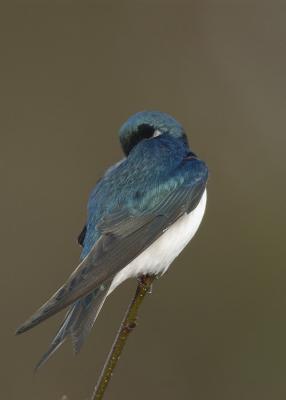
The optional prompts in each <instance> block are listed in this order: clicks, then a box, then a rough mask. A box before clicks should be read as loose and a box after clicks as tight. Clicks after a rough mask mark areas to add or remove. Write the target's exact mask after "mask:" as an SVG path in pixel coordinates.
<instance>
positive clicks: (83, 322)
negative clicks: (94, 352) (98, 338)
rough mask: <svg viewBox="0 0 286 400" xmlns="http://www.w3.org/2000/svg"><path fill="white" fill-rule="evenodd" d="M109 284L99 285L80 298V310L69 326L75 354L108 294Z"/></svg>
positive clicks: (88, 332)
mask: <svg viewBox="0 0 286 400" xmlns="http://www.w3.org/2000/svg"><path fill="white" fill-rule="evenodd" d="M110 284H111V282H109V283H108V284H105V285H101V286H100V287H99V288H98V289H97V290H96V291H95V292H93V293H91V294H90V295H88V296H86V297H85V298H84V299H83V300H81V303H82V309H81V312H80V314H79V316H78V318H77V319H76V320H75V321H74V324H73V326H72V328H71V338H72V344H73V349H74V352H75V354H77V353H79V351H80V349H81V347H82V345H83V343H84V342H85V340H86V338H87V336H88V335H89V334H90V331H91V329H92V327H93V324H94V322H95V320H96V318H97V316H98V314H99V313H100V310H101V308H102V306H103V304H104V301H105V299H106V297H107V295H108V290H109V288H110Z"/></svg>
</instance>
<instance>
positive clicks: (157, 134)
mask: <svg viewBox="0 0 286 400" xmlns="http://www.w3.org/2000/svg"><path fill="white" fill-rule="evenodd" d="M160 135H162V132H161V131H159V129H156V130H155V132H154V133H153V138H154V137H157V136H160Z"/></svg>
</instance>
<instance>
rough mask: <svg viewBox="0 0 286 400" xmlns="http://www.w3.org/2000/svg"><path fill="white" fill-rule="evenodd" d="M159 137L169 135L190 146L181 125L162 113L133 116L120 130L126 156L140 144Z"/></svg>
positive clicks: (146, 112) (145, 112)
mask: <svg viewBox="0 0 286 400" xmlns="http://www.w3.org/2000/svg"><path fill="white" fill-rule="evenodd" d="M159 135H169V136H171V137H173V138H175V139H178V140H182V141H183V142H184V143H185V144H186V145H188V140H187V136H186V133H185V131H184V129H183V127H182V125H181V124H179V122H178V121H176V120H175V118H173V117H171V115H169V114H166V113H163V112H160V111H142V112H138V113H136V114H134V115H132V116H131V117H130V118H129V119H128V120H127V121H126V122H125V123H124V124H123V125H122V127H121V128H120V130H119V137H120V142H121V145H122V148H123V151H124V153H125V154H126V155H128V154H129V153H130V151H131V150H132V149H133V147H135V146H136V145H137V144H138V143H139V142H141V141H142V140H144V139H150V138H152V137H156V136H159Z"/></svg>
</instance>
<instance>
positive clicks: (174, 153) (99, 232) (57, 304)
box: [18, 112, 208, 365]
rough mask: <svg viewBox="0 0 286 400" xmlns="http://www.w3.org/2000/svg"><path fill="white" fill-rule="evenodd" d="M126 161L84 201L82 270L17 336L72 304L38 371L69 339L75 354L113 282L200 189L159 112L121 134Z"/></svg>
mask: <svg viewBox="0 0 286 400" xmlns="http://www.w3.org/2000/svg"><path fill="white" fill-rule="evenodd" d="M120 141H121V145H122V148H123V150H124V152H125V154H126V158H125V159H123V160H122V161H121V162H120V163H118V164H116V165H115V166H113V167H111V168H110V169H109V170H108V171H107V172H106V173H105V175H104V176H103V177H102V179H101V180H100V181H99V182H98V183H97V185H96V187H95V188H94V190H93V191H92V193H91V195H90V199H89V202H88V216H87V223H86V226H85V227H84V229H83V231H82V233H81V235H80V238H79V242H80V243H81V244H82V246H83V250H82V254H81V260H82V262H81V264H80V266H79V267H78V268H77V269H76V271H75V272H74V273H73V274H72V275H71V276H70V278H69V279H68V280H67V282H66V283H65V284H64V285H63V286H62V287H61V288H60V289H59V290H58V291H57V293H56V294H55V295H54V296H52V297H51V299H50V300H49V301H48V302H47V303H45V304H44V306H42V307H41V308H40V309H39V310H38V311H37V312H36V313H35V314H34V315H33V316H32V317H31V318H30V319H29V320H28V321H26V322H25V323H24V324H23V325H22V326H21V327H20V328H19V329H18V333H22V332H24V331H26V330H28V329H30V328H32V327H33V326H35V325H37V324H38V323H40V322H41V321H43V320H45V319H46V318H48V317H50V316H51V315H53V314H55V313H56V312H58V311H60V310H61V309H63V308H65V307H67V306H69V305H70V309H69V312H68V313H67V315H66V318H65V320H64V322H63V324H62V326H61V327H60V329H59V331H58V333H57V335H56V337H55V339H54V341H53V342H52V344H51V347H50V349H49V351H48V352H47V353H46V354H45V355H44V357H43V359H42V360H41V362H40V363H39V365H41V364H42V363H43V362H45V361H46V360H47V359H48V358H49V356H50V355H51V354H52V353H53V352H54V351H55V350H56V349H57V348H58V347H59V345H60V344H61V343H63V341H64V340H65V339H66V337H67V336H71V337H72V339H73V343H74V348H75V350H76V351H78V350H79V349H80V347H81V345H82V343H83V341H84V339H85V338H86V336H87V334H88V333H89V331H90V329H91V327H92V325H93V323H94V321H95V319H96V316H97V314H98V312H99V310H100V308H101V305H102V303H103V301H104V299H105V297H106V295H107V293H108V290H109V287H110V285H111V282H112V280H113V278H114V276H115V275H116V274H117V273H118V272H119V271H120V270H122V268H124V267H125V266H126V265H127V264H129V263H130V262H131V261H132V260H134V259H135V258H136V257H137V256H138V255H139V254H140V253H142V251H144V250H145V249H146V248H148V246H150V245H151V244H152V243H153V242H154V241H155V240H156V239H157V238H159V237H160V236H161V235H162V233H163V232H164V231H165V230H166V229H167V228H168V227H169V226H170V225H172V224H173V223H174V222H175V221H176V220H177V219H178V218H180V217H181V216H182V215H183V214H184V213H189V212H191V211H192V210H193V209H194V208H195V207H196V206H197V204H198V203H199V201H200V199H201V196H202V194H203V192H204V190H205V186H206V182H207V176H208V171H207V167H206V165H205V163H204V162H203V161H201V160H199V159H198V158H197V157H196V155H195V154H194V153H193V152H192V151H191V150H190V149H189V146H188V142H187V138H186V134H185V132H184V130H183V128H182V126H181V125H180V124H179V123H178V122H177V121H176V120H175V119H174V118H172V117H171V116H169V115H168V114H165V113H160V112H142V113H138V114H135V115H134V116H133V117H131V118H130V119H129V120H128V121H127V122H126V123H125V124H124V125H123V126H122V128H121V129H120Z"/></svg>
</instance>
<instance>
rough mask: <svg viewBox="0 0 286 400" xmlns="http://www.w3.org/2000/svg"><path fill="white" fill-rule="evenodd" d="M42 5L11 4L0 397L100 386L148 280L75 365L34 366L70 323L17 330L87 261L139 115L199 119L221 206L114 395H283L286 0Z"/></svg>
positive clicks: (109, 307)
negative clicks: (99, 206) (83, 256)
mask: <svg viewBox="0 0 286 400" xmlns="http://www.w3.org/2000/svg"><path fill="white" fill-rule="evenodd" d="M38 3H39V4H38V5H35V4H36V2H35V3H34V5H33V4H32V3H29V2H27V1H26V2H25V1H22V2H18V5H16V4H15V5H14V6H11V5H10V7H9V8H8V7H5V6H4V5H3V4H2V6H1V12H0V30H1V35H0V49H1V64H0V65H1V66H0V70H1V75H0V79H1V81H0V85H1V86H0V87H1V91H0V96H1V98H0V101H1V118H0V135H1V150H0V151H1V157H0V165H1V173H2V177H1V189H2V190H1V243H2V254H1V283H0V287H1V302H0V307H1V319H2V326H1V334H0V335H1V361H0V362H1V367H0V372H1V374H0V375H1V387H0V394H1V399H5V400H10V399H11V400H18V399H21V400H60V399H62V397H63V396H64V395H66V396H67V399H68V400H85V399H87V398H88V396H89V395H90V394H91V392H92V389H93V385H94V383H95V381H96V378H97V376H98V374H99V371H100V368H101V366H102V364H103V362H104V359H105V356H106V354H107V352H108V350H109V348H110V345H111V342H112V340H113V337H114V335H115V332H116V329H117V326H118V324H119V321H120V320H121V318H122V315H123V313H124V311H125V308H126V305H127V303H128V301H129V299H130V296H131V295H132V293H133V291H134V287H135V281H133V282H128V283H127V284H125V285H123V286H121V287H120V288H119V289H118V290H117V291H116V292H115V293H114V294H113V296H112V297H111V298H110V299H109V300H108V302H107V303H106V305H105V307H104V310H103V312H102V313H101V315H100V317H99V319H98V321H97V323H96V325H95V327H94V329H93V332H92V334H91V336H90V337H89V340H88V341H87V343H86V345H85V346H84V348H83V351H82V353H81V354H80V355H79V356H78V357H76V358H74V357H73V356H72V351H71V346H70V343H66V344H65V345H64V346H63V348H62V349H61V350H60V351H59V352H57V354H56V355H55V356H54V357H53V358H52V359H51V360H50V362H49V363H48V364H47V365H46V366H45V367H44V368H43V369H42V370H41V371H40V372H39V373H38V374H37V375H33V366H34V364H35V362H36V361H37V360H38V359H39V357H40V356H41V355H42V353H43V352H44V351H45V350H46V348H47V345H48V342H49V341H50V339H51V338H52V335H53V334H54V332H55V330H56V328H57V325H58V323H59V321H60V320H61V317H62V315H60V316H57V317H55V318H53V319H51V320H50V321H48V322H46V323H45V324H43V325H41V326H39V327H38V328H37V329H35V330H33V331H31V332H29V333H28V334H26V335H24V336H21V337H15V336H14V335H13V331H14V330H15V328H16V326H17V325H18V324H19V323H20V322H22V321H23V320H24V319H25V318H26V317H28V316H29V314H31V312H33V311H34V310H35V309H36V308H37V307H38V306H39V305H41V303H42V302H43V301H45V300H46V299H47V297H48V296H49V295H50V294H51V293H52V292H53V291H54V290H55V289H56V288H57V287H58V286H59V284H61V283H62V282H63V280H64V279H65V278H66V277H67V276H68V275H69V274H70V272H71V271H72V269H73V268H74V267H75V266H76V265H77V262H78V257H79V253H80V249H79V247H78V246H77V245H76V243H75V239H76V237H77V234H78V233H79V231H80V230H81V228H82V225H83V224H84V222H85V215H86V213H85V207H86V201H87V198H88V194H89V192H90V190H91V188H92V187H93V186H94V184H95V182H96V180H97V179H98V178H99V177H100V175H101V174H102V172H103V171H104V170H105V168H106V167H108V166H109V165H110V164H112V163H114V162H115V161H117V160H118V159H120V158H121V156H122V153H121V149H120V147H119V143H118V137H117V131H118V128H119V127H120V125H121V124H122V122H124V121H125V119H126V118H127V117H128V116H129V115H131V114H132V113H134V112H136V111H139V110H143V109H159V110H162V111H166V112H169V113H170V114H172V115H174V116H175V117H176V118H177V119H178V120H179V121H181V122H182V124H183V125H184V126H185V128H186V130H187V132H188V135H189V139H190V143H191V145H192V148H193V149H194V151H196V152H197V153H198V154H199V155H200V156H201V157H202V158H203V159H205V160H206V161H207V163H208V165H209V168H210V181H209V202H208V208H207V213H206V218H205V220H204V222H203V224H202V226H201V229H200V231H199V234H198V235H197V236H196V238H195V239H194V240H193V242H192V244H191V245H190V246H189V247H188V248H187V249H186V250H185V251H184V253H183V254H182V255H181V257H180V258H179V259H178V260H177V261H176V262H175V263H174V265H173V267H172V268H171V269H170V270H169V272H168V274H166V275H165V276H164V277H163V278H162V279H161V280H160V281H158V282H157V283H156V285H155V287H154V290H153V294H152V296H150V297H149V298H148V299H147V300H146V302H145V304H144V305H143V307H142V310H141V318H140V324H139V327H138V329H137V330H136V331H135V333H134V334H133V335H132V337H131V338H130V341H129V343H128V345H127V348H126V349H125V352H124V355H123V357H122V358H121V360H120V364H119V367H118V369H117V370H116V373H115V375H114V379H113V381H112V383H111V385H110V387H109V389H108V392H107V395H106V399H110V400H115V399H116V400H117V399H126V400H128V399H135V398H136V399H137V400H143V399H146V398H147V399H160V400H161V399H164V400H167V399H191V400H270V399H271V400H272V399H274V400H282V399H285V398H286V291H285V287H286V267H285V261H284V260H285V243H284V241H285V230H284V225H285V194H286V190H285V172H286V171H285V144H286V136H285V126H286V124H285V106H286V104H285V103H286V85H285V83H286V82H285V68H286V52H285V49H286V48H285V45H286V24H285V18H286V3H285V2H284V1H281V2H279V1H265V2H263V1H262V0H257V1H251V0H249V1H242V0H241V1H230V0H226V1H215V0H213V1H212V0H204V1H202V0H197V1H188V2H186V3H182V2H177V1H174V2H164V3H163V2H161V3H159V2H157V1H155V0H154V1H134V2H133V5H131V3H128V2H126V1H125V2H124V1H123V2H121V1H120V2H119V1H118V2H117V1H114V2H108V3H109V4H108V5H103V3H104V2H103V1H102V2H98V1H94V2H93V4H92V2H89V3H88V2H86V1H82V2H75V1H74V2H68V1H66V2H65V1H59V2H58V3H57V5H56V3H54V5H53V3H52V2H38ZM119 3H120V5H119ZM146 393H147V395H146Z"/></svg>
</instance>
